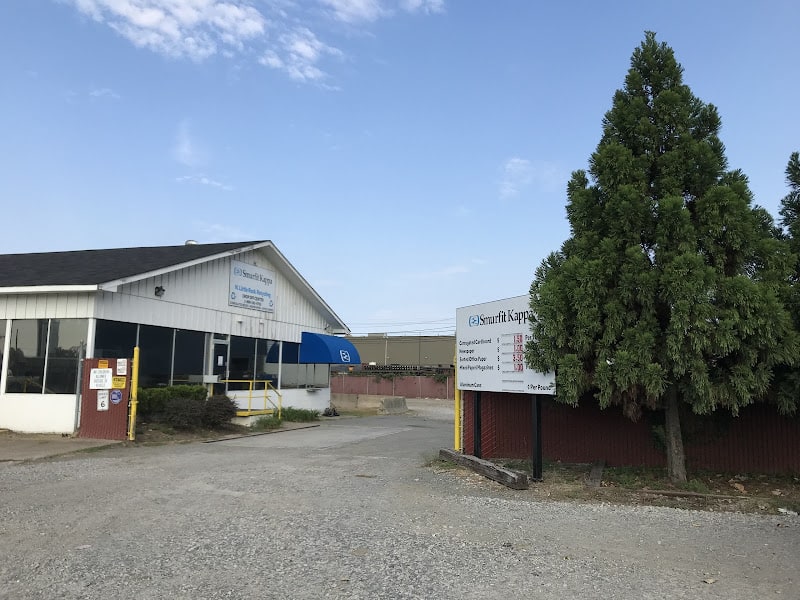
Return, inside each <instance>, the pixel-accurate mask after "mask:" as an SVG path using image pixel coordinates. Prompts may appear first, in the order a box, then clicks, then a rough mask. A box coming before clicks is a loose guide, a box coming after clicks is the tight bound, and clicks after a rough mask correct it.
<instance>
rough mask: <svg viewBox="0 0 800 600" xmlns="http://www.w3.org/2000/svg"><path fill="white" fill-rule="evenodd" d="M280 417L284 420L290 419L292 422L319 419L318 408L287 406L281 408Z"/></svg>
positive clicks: (306, 421)
mask: <svg viewBox="0 0 800 600" xmlns="http://www.w3.org/2000/svg"><path fill="white" fill-rule="evenodd" d="M281 417H283V420H284V421H292V422H294V423H308V422H310V421H319V411H318V410H308V409H305V408H292V407H291V406H287V407H286V408H283V409H281Z"/></svg>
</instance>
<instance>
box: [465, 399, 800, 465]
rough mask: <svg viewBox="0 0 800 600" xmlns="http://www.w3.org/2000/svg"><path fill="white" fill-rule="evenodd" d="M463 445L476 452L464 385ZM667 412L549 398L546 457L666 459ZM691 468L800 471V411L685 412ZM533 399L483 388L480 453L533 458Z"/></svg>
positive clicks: (614, 461) (618, 461)
mask: <svg viewBox="0 0 800 600" xmlns="http://www.w3.org/2000/svg"><path fill="white" fill-rule="evenodd" d="M462 396H463V405H464V429H463V431H464V451H465V452H466V453H467V454H472V453H474V439H473V438H474V420H473V418H474V403H473V402H474V393H473V392H464V393H463V395H462ZM660 417H661V414H660V413H657V412H655V413H650V414H645V415H644V416H643V417H642V418H641V419H640V420H639V421H636V422H633V421H631V420H630V419H628V418H626V417H625V416H624V415H623V414H622V412H621V410H619V409H618V408H616V407H611V408H608V409H606V410H600V409H599V408H598V407H597V406H596V405H594V404H591V403H586V404H585V405H581V406H580V407H579V408H572V407H569V406H565V405H563V404H558V403H557V402H555V401H554V400H552V399H550V398H547V399H544V400H543V401H542V412H541V419H542V453H543V455H544V458H545V459H546V460H551V461H556V460H560V461H563V462H571V463H588V462H594V461H596V460H600V459H602V460H605V461H606V464H608V465H609V466H665V465H666V458H665V456H664V452H663V451H662V449H661V444H662V442H661V441H660V440H661V439H662V438H661V436H660V435H659V419H660ZM682 426H683V433H684V440H685V450H686V460H687V466H688V468H689V469H695V470H719V471H724V472H739V473H746V472H758V473H800V417H786V416H782V415H780V414H779V413H778V412H777V410H775V408H774V407H771V406H767V405H763V404H756V405H752V406H749V407H746V408H744V409H742V410H741V411H740V413H739V416H738V417H732V416H730V414H727V413H725V412H723V411H719V413H718V414H714V415H712V416H710V417H698V416H696V415H691V414H688V415H686V416H685V417H684V419H683V425H682ZM530 437H531V400H530V396H527V395H522V394H504V393H493V392H483V393H482V395H481V454H482V456H483V457H484V458H530V454H531V452H530Z"/></svg>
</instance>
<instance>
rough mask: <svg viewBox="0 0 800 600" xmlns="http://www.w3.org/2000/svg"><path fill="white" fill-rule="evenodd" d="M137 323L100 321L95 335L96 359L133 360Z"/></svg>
mask: <svg viewBox="0 0 800 600" xmlns="http://www.w3.org/2000/svg"><path fill="white" fill-rule="evenodd" d="M136 329H137V325H136V323H120V322H119V321H105V320H103V319H98V321H97V329H96V331H95V334H94V356H95V358H133V349H134V347H135V346H136Z"/></svg>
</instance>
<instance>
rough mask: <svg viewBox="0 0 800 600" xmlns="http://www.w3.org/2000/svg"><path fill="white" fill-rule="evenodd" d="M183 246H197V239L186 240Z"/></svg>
mask: <svg viewBox="0 0 800 600" xmlns="http://www.w3.org/2000/svg"><path fill="white" fill-rule="evenodd" d="M183 245H184V246H197V240H186V241H185V242H184V243H183Z"/></svg>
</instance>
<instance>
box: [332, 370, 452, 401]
mask: <svg viewBox="0 0 800 600" xmlns="http://www.w3.org/2000/svg"><path fill="white" fill-rule="evenodd" d="M439 379H440V380H439V381H437V380H436V378H435V377H433V376H425V375H411V376H408V375H403V376H395V375H393V376H391V377H389V378H386V377H381V376H378V375H363V376H362V375H350V374H334V375H331V393H332V394H367V395H370V394H371V395H378V396H403V397H404V398H444V399H447V400H450V399H452V398H453V377H452V376H449V377H447V378H446V379H444V378H439Z"/></svg>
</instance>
